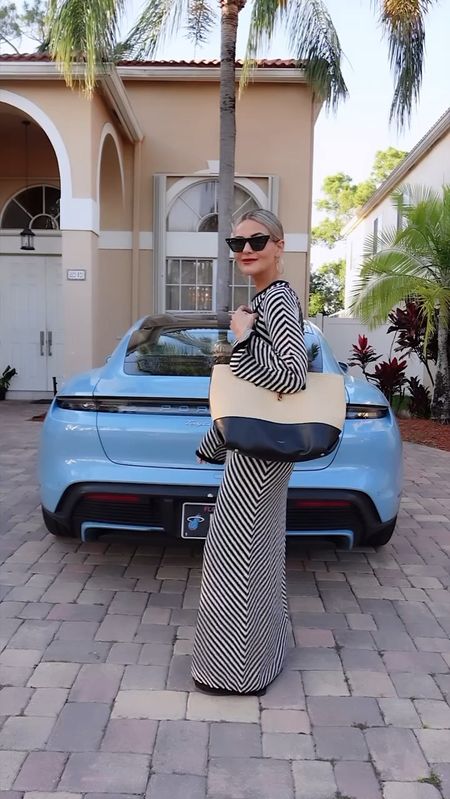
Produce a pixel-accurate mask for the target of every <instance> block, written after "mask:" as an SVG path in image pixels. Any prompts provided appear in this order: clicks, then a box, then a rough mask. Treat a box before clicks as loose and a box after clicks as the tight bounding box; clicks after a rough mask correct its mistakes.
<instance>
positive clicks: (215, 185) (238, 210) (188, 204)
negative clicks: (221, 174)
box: [167, 180, 259, 233]
mask: <svg viewBox="0 0 450 799" xmlns="http://www.w3.org/2000/svg"><path fill="white" fill-rule="evenodd" d="M218 191H219V181H218V180H203V181H197V182H196V183H194V184H193V185H192V186H189V188H187V189H185V190H184V191H183V192H182V193H181V194H180V195H178V197H177V198H176V200H175V202H174V203H173V205H172V207H171V209H170V211H169V213H168V214H167V230H169V231H174V232H175V231H178V232H180V233H217V227H218ZM258 207H259V206H258V203H257V202H256V201H255V200H254V198H253V197H252V196H251V194H249V193H248V191H246V190H245V189H243V188H242V186H235V187H234V209H233V217H234V218H237V217H238V216H240V215H241V214H243V213H245V211H251V210H252V208H258Z"/></svg>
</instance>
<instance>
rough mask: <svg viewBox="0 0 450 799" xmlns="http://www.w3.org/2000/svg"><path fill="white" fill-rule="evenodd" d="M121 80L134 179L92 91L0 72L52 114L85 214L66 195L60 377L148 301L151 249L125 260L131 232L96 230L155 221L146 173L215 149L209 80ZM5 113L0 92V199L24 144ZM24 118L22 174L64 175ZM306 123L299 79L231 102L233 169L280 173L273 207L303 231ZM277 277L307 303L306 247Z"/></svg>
mask: <svg viewBox="0 0 450 799" xmlns="http://www.w3.org/2000/svg"><path fill="white" fill-rule="evenodd" d="M125 88H126V91H127V94H128V98H129V100H130V102H131V106H132V108H133V112H134V113H135V115H136V117H137V119H138V121H139V124H140V126H141V129H142V130H143V132H144V139H143V142H142V144H141V146H140V150H141V155H140V159H141V160H140V163H139V168H138V170H137V172H136V174H137V176H138V186H137V187H136V188H137V191H134V172H135V165H134V158H135V149H134V148H135V146H134V145H133V144H132V143H131V142H130V141H129V140H128V139H126V138H125V135H124V132H123V131H122V129H121V127H120V125H119V123H118V121H117V118H116V117H115V115H114V114H113V112H112V111H111V109H110V108H109V106H108V105H107V104H106V101H105V100H104V98H103V97H102V94H101V91H98V92H97V93H96V95H95V96H94V97H93V99H92V100H88V99H87V98H86V97H85V96H84V95H83V94H82V93H81V92H80V91H78V90H73V91H72V90H70V89H68V88H67V87H66V86H65V84H64V82H63V81H62V80H58V79H57V80H53V79H52V80H42V81H41V80H27V81H18V80H12V79H6V80H3V79H0V89H5V90H6V91H8V92H12V93H13V94H14V95H18V96H19V97H21V98H23V99H24V100H26V101H30V102H31V103H33V104H34V106H36V107H37V108H38V109H39V111H40V113H41V114H42V115H44V116H45V117H46V118H48V120H50V121H51V124H52V125H53V126H54V128H55V129H56V130H57V132H58V135H59V137H60V139H61V142H62V146H63V148H64V150H65V152H66V153H67V156H68V161H69V163H70V170H69V174H70V180H71V189H72V194H71V196H72V198H74V200H77V201H80V202H81V203H82V204H83V203H84V205H83V214H84V216H83V222H82V223H80V220H79V218H78V217H77V208H81V206H77V205H76V204H75V205H73V209H74V212H73V215H72V222H70V221H69V223H68V224H66V225H65V226H64V225H63V231H62V236H61V246H62V270H63V298H62V299H63V304H64V320H65V361H66V365H65V370H64V371H65V376H66V377H67V376H69V375H70V374H72V373H74V372H76V371H79V370H82V369H86V368H89V367H90V366H91V365H98V364H100V363H102V362H103V360H104V358H105V356H106V355H107V354H108V353H109V352H110V351H111V350H112V348H113V347H114V346H115V344H116V343H117V339H118V338H119V337H120V336H121V335H122V334H123V332H124V331H125V330H126V329H127V328H128V327H129V325H130V323H131V322H132V321H134V320H135V318H136V316H141V315H144V314H146V313H149V312H152V311H153V310H155V303H156V299H155V296H154V255H153V252H152V250H151V249H141V250H140V251H139V252H138V253H137V258H135V266H134V268H133V254H132V250H131V243H130V244H127V245H125V247H124V245H123V242H122V244H121V247H120V248H119V247H117V248H116V246H115V245H114V244H111V243H109V244H108V245H105V247H106V246H107V247H108V248H104V249H101V248H99V241H100V240H99V237H98V235H97V234H98V233H99V232H100V231H105V232H106V233H108V234H117V235H118V236H119V237H120V236H121V235H122V234H124V235H125V236H128V239H127V240H129V237H130V234H131V232H132V231H133V230H134V233H135V236H136V235H138V234H139V232H141V233H144V234H150V233H151V232H154V208H153V191H154V175H155V174H158V173H160V174H161V173H162V174H165V173H168V174H173V175H178V176H183V175H186V176H189V175H195V174H196V173H199V172H204V171H207V170H208V161H213V162H217V161H218V157H219V111H218V108H219V95H218V90H219V86H218V83H217V82H214V83H213V82H197V83H196V82H193V81H190V82H184V81H179V82H178V83H175V82H168V81H131V80H128V81H126V82H125ZM11 113H12V114H13V115H14V114H16V117H17V121H18V124H19V125H20V121H19V118H20V117H23V116H24V113H23V111H21V110H20V107H19V108H18V109H17V110H16V111H14V109H13V107H12V106H9V105H2V104H0V207H2V206H3V205H4V203H5V201H6V200H7V199H8V198H9V197H10V196H12V195H13V194H14V193H15V192H16V191H18V190H20V189H21V188H24V185H25V181H24V157H23V155H24V152H23V145H22V143H21V141H20V139H19V137H18V135H17V132H14V130H13V127H11V126H5V125H2V124H1V122H2V120H3V119H7V117H8V116H10V115H11ZM10 121H11V120H10ZM105 126H106V128H105ZM20 127H21V126H20ZM32 127H33V136H32V137H30V156H31V157H30V172H29V183H30V184H31V183H35V184H39V183H41V182H47V183H50V184H52V185H59V181H60V180H62V182H63V183H64V174H60V169H59V163H58V158H57V155H56V154H55V151H54V149H53V146H52V144H51V142H50V141H49V139H48V138H47V136H46V135H45V133H44V132H43V130H41V129H40V128H39V123H36V124H34V125H33V126H32ZM22 130H23V129H22ZM105 133H106V135H105ZM312 133H313V105H312V100H311V93H310V91H309V89H308V88H307V87H306V86H305V85H303V84H285V85H283V84H279V83H271V84H259V83H251V84H250V85H249V87H248V88H247V90H246V92H245V93H244V95H243V98H242V99H241V100H240V101H238V103H237V143H236V172H237V173H238V174H241V175H242V176H252V175H255V174H256V175H273V176H276V177H277V178H278V179H279V198H280V202H279V207H278V213H279V215H280V217H281V219H282V221H283V223H284V225H285V230H286V232H287V233H288V234H307V233H308V231H309V226H310V225H309V221H310V202H311V198H310V195H311V168H312ZM102 147H103V150H102ZM31 153H32V155H31ZM211 174H214V168H213V170H212V172H211ZM255 181H256V182H257V183H258V182H259V183H260V184H261V186H262V185H263V183H264V181H263V180H261V181H258V178H257V177H256V178H255ZM62 188H63V187H62ZM135 207H138V208H139V215H138V217H137V218H136V219H135V218H134V217H133V209H134V208H135ZM84 220H87V221H86V222H85V221H84ZM96 225H98V227H97V228H96ZM83 226H84V227H83ZM77 228H81V229H77ZM111 241H114V239H110V242H111ZM146 246H148V245H146ZM67 269H85V270H86V280H85V281H80V282H77V281H68V280H66V273H67ZM285 277H286V278H287V279H289V280H290V281H291V282H292V283H293V285H294V286H295V288H296V289H297V291H298V292H299V295H300V297H301V299H302V301H303V303H304V304H305V301H306V285H307V255H306V253H305V252H287V253H286V256H285ZM133 285H134V291H135V298H136V302H135V307H133V304H132V290H133V289H132V287H133Z"/></svg>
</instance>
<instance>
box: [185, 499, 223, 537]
mask: <svg viewBox="0 0 450 799" xmlns="http://www.w3.org/2000/svg"><path fill="white" fill-rule="evenodd" d="M214 508H215V504H214V503H212V504H211V503H209V504H206V503H204V502H184V503H183V512H182V515H181V537H182V538H206V535H207V532H208V530H209V525H210V524H211V519H212V516H213V513H214Z"/></svg>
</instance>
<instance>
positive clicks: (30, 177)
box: [0, 103, 64, 396]
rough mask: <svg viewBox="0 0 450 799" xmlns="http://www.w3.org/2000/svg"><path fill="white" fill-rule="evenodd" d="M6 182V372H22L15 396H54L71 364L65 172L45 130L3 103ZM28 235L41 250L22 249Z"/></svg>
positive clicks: (0, 327) (1, 270)
mask: <svg viewBox="0 0 450 799" xmlns="http://www.w3.org/2000/svg"><path fill="white" fill-rule="evenodd" d="M24 123H27V125H26V127H27V130H26V132H25V126H24ZM0 177H1V181H0V372H1V371H3V369H4V367H5V366H6V365H7V364H10V365H11V366H13V367H14V368H15V369H16V370H17V373H18V374H17V376H16V377H14V378H13V381H12V382H11V386H10V396H15V392H20V394H19V393H18V394H17V395H16V396H30V395H31V396H40V395H42V396H46V395H49V394H51V393H52V391H53V387H54V383H55V381H56V382H57V383H58V382H59V381H60V380H61V378H62V374H63V359H64V347H63V311H62V305H63V304H62V266H61V232H60V213H61V212H60V201H61V191H60V172H59V165H58V159H57V156H56V153H55V150H54V148H53V146H52V144H51V142H50V140H49V138H48V136H47V134H46V133H45V131H44V130H43V129H42V127H41V126H40V125H39V124H37V122H36V121H35V120H34V119H32V118H31V117H30V116H29V115H28V114H25V113H24V112H23V111H22V110H21V109H20V108H16V107H13V106H11V105H8V104H3V103H0ZM24 228H29V229H31V231H32V233H33V234H34V238H33V246H34V249H33V250H23V249H21V236H20V234H21V231H22V230H23V229H24ZM22 392H24V393H23V394H22Z"/></svg>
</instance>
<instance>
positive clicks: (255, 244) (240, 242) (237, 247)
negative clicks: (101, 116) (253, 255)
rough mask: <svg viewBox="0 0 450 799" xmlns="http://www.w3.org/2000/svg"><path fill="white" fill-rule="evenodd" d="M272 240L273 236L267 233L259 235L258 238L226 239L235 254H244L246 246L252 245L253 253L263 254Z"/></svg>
mask: <svg viewBox="0 0 450 799" xmlns="http://www.w3.org/2000/svg"><path fill="white" fill-rule="evenodd" d="M270 238H271V236H269V235H267V234H265V233H264V234H263V233H258V234H257V235H256V236H250V237H249V238H245V237H244V236H235V237H234V238H232V239H225V241H226V243H227V244H228V246H229V248H230V250H232V251H233V252H244V247H245V245H246V244H250V247H251V248H252V250H253V252H261V250H263V249H264V247H265V246H266V244H267V242H268V241H269V239H270ZM272 241H274V239H272Z"/></svg>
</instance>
